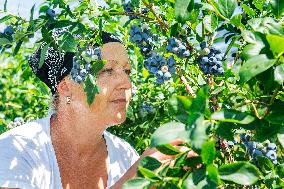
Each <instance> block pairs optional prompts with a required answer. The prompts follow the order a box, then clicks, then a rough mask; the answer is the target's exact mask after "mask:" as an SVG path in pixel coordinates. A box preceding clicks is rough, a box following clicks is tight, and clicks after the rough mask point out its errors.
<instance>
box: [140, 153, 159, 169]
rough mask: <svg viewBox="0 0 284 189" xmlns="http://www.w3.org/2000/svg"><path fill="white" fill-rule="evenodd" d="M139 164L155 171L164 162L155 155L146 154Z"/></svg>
mask: <svg viewBox="0 0 284 189" xmlns="http://www.w3.org/2000/svg"><path fill="white" fill-rule="evenodd" d="M139 165H140V166H142V167H144V168H146V169H149V170H151V171H154V170H155V169H158V168H159V167H160V166H161V165H162V163H161V162H160V161H158V160H157V159H155V158H153V157H150V156H146V157H145V158H143V159H142V160H141V161H140V162H139Z"/></svg>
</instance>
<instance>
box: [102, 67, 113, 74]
mask: <svg viewBox="0 0 284 189" xmlns="http://www.w3.org/2000/svg"><path fill="white" fill-rule="evenodd" d="M112 72H113V69H112V68H110V69H105V70H102V73H107V74H112Z"/></svg>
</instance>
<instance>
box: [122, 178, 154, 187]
mask: <svg viewBox="0 0 284 189" xmlns="http://www.w3.org/2000/svg"><path fill="white" fill-rule="evenodd" d="M150 183H151V182H150V181H149V180H147V179H145V178H135V179H131V180H128V181H127V182H125V183H124V184H123V186H122V189H147V188H148V186H149V185H150Z"/></svg>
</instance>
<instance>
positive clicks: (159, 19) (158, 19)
mask: <svg viewBox="0 0 284 189" xmlns="http://www.w3.org/2000/svg"><path fill="white" fill-rule="evenodd" d="M142 2H143V4H144V5H145V6H146V7H147V8H148V9H149V10H150V11H151V12H152V13H153V15H154V17H155V18H156V19H157V21H158V23H159V24H160V26H161V28H162V29H163V30H164V31H165V32H167V31H168V30H169V26H168V25H167V24H166V23H165V22H164V21H163V19H161V18H160V17H159V16H158V15H157V14H156V12H155V10H154V8H153V4H147V3H146V2H145V1H143V0H142Z"/></svg>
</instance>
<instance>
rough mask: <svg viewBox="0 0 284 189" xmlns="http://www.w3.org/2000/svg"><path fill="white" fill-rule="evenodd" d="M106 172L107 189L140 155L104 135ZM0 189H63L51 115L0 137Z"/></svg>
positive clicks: (129, 146) (112, 137)
mask: <svg viewBox="0 0 284 189" xmlns="http://www.w3.org/2000/svg"><path fill="white" fill-rule="evenodd" d="M103 134H104V138H105V140H106V145H107V150H108V157H109V165H110V167H109V171H108V180H107V189H108V188H110V187H111V186H112V185H113V184H114V183H115V182H117V181H118V180H119V179H120V178H121V177H122V176H123V174H124V173H125V172H126V171H127V170H128V169H129V168H130V167H131V165H133V164H134V163H135V162H136V161H137V160H138V159H139V155H138V153H137V152H136V151H135V149H134V148H132V147H131V145H130V144H129V143H127V142H126V141H125V140H123V139H121V138H119V137H117V136H115V135H113V134H111V133H109V132H107V131H104V133H103ZM0 187H10V188H21V189H62V184H61V178H60V172H59V167H58V164H57V160H56V155H55V152H54V148H53V145H52V142H51V136H50V115H49V116H47V117H45V118H42V119H39V120H36V121H33V122H29V123H26V124H24V125H21V126H19V127H16V128H14V129H11V130H9V131H7V132H5V133H3V134H2V135H0Z"/></svg>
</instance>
